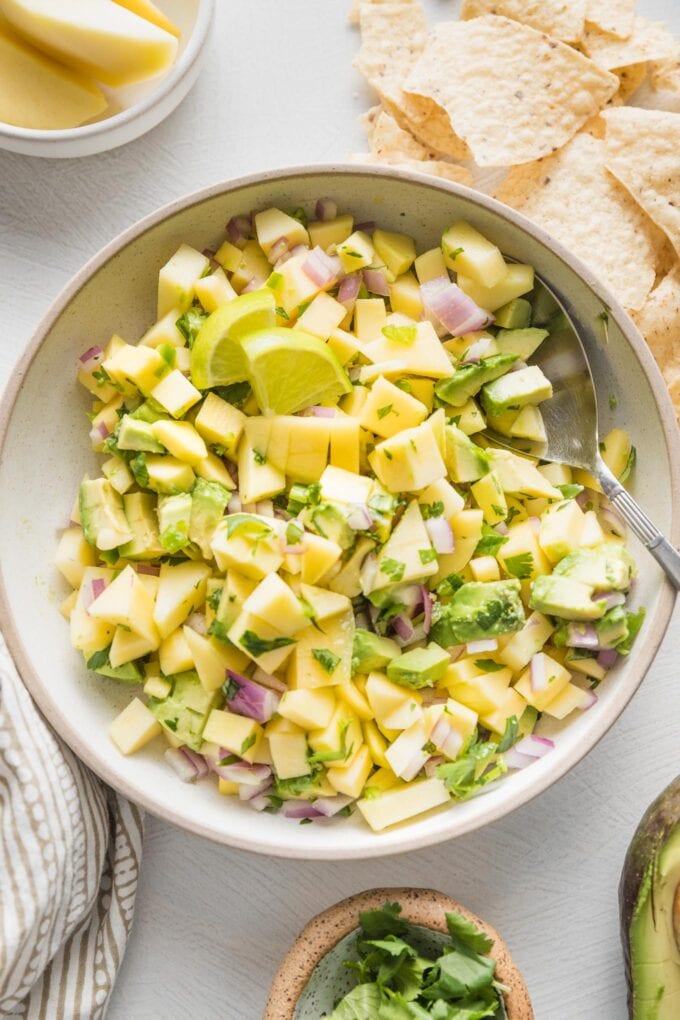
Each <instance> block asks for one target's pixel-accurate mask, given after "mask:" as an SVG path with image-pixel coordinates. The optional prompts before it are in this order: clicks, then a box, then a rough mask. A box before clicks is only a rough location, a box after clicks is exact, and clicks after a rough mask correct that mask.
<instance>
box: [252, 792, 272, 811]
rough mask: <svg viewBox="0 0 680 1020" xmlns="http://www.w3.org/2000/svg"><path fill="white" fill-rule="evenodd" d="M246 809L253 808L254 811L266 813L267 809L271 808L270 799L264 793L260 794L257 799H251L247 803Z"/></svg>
mask: <svg viewBox="0 0 680 1020" xmlns="http://www.w3.org/2000/svg"><path fill="white" fill-rule="evenodd" d="M247 804H248V807H250V808H253V809H254V810H255V811H266V810H267V808H271V806H272V802H271V798H270V797H268V796H267V794H266V793H261V794H259V796H257V797H253V799H252V800H249V801H248V802H247Z"/></svg>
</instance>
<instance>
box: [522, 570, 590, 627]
mask: <svg viewBox="0 0 680 1020" xmlns="http://www.w3.org/2000/svg"><path fill="white" fill-rule="evenodd" d="M592 592H593V589H592V587H591V586H590V585H588V584H584V583H583V582H582V581H575V580H573V578H571V577H560V576H559V575H555V574H544V575H542V576H540V577H537V578H536V580H535V581H534V582H533V585H532V588H531V599H530V601H529V605H530V606H531V608H532V609H536V610H538V612H539V613H549V614H550V615H551V616H560V617H562V619H564V620H599V619H600V618H601V617H602V616H604V614H605V610H606V608H607V604H606V602H603V601H602V600H600V601H595V600H594V599H593V598H592Z"/></svg>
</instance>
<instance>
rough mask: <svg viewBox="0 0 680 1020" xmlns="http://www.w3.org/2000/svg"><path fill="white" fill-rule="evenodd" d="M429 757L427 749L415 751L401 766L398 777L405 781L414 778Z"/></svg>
mask: <svg viewBox="0 0 680 1020" xmlns="http://www.w3.org/2000/svg"><path fill="white" fill-rule="evenodd" d="M429 757H430V755H429V754H428V752H427V751H423V750H420V751H416V753H415V754H414V755H413V757H412V758H411V760H410V761H409V762H407V763H406V765H404V767H403V768H402V770H401V772H400V773H399V778H400V779H403V780H404V781H405V782H407V783H409V782H410V781H411V780H412V779H415V777H416V776H417V775H418V773H419V772H420V770H421V769H422V767H423V765H424V764H425V762H426V761H427V759H428V758H429Z"/></svg>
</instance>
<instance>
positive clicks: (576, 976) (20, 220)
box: [0, 0, 680, 1020]
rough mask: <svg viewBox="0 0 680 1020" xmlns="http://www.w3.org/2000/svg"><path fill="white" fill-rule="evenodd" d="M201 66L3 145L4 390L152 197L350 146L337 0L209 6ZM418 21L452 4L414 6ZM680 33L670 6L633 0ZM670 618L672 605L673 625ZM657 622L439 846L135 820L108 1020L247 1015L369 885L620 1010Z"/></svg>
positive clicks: (0, 277)
mask: <svg viewBox="0 0 680 1020" xmlns="http://www.w3.org/2000/svg"><path fill="white" fill-rule="evenodd" d="M217 6H218V17H217V23H216V28H215V33H214V38H213V40H212V52H211V54H210V58H209V64H208V66H207V68H206V70H205V72H204V74H203V76H202V77H201V79H200V80H199V82H198V84H197V86H196V88H195V89H194V91H193V92H192V94H191V95H190V96H189V98H188V99H187V100H186V101H185V102H184V104H183V105H182V106H181V107H180V108H179V109H178V110H177V111H176V112H175V113H174V114H173V115H172V116H171V117H170V118H169V119H168V120H167V121H166V122H165V123H164V124H162V125H161V126H160V127H158V128H157V129H156V130H155V131H153V132H152V133H151V134H149V135H147V136H146V137H145V138H142V139H140V140H139V141H137V142H134V143H132V144H131V145H128V146H126V147H125V148H122V149H118V150H117V151H114V152H110V153H104V154H103V155H101V156H98V157H92V158H88V159H82V160H72V161H47V160H31V159H29V158H25V157H21V156H15V155H11V154H9V153H3V152H0V307H1V308H2V323H3V325H2V329H1V330H0V385H2V383H3V382H4V380H5V378H6V377H7V375H8V374H9V372H10V370H11V368H12V366H13V364H14V362H15V361H16V359H17V358H19V357H20V356H21V352H22V349H23V347H24V345H25V344H26V342H27V341H28V338H29V337H30V335H31V331H32V329H33V327H34V325H35V323H36V321H37V319H38V317H39V316H40V315H41V314H42V312H43V311H44V309H45V308H46V307H47V305H48V303H49V302H50V301H51V300H52V299H53V298H54V296H55V295H56V294H57V293H58V291H59V290H60V289H61V287H62V286H63V285H64V284H65V283H66V282H67V280H68V279H69V278H70V277H71V276H72V274H73V273H74V272H75V271H76V270H77V269H78V268H79V267H80V266H81V264H82V263H83V262H84V261H85V260H86V259H88V258H89V257H90V256H92V255H93V254H94V253H95V252H96V251H97V250H98V249H99V248H100V247H101V246H102V245H103V244H104V243H106V242H107V241H108V240H109V239H110V238H111V237H113V236H114V235H115V234H117V233H118V232H119V231H120V230H121V229H123V228H124V227H127V226H128V225H130V224H131V223H133V222H134V221H135V220H137V219H138V218H139V217H141V216H143V215H144V214H146V213H148V212H150V211H151V210H153V209H154V208H155V207H157V206H159V205H161V204H163V203H165V202H167V201H169V200H171V199H173V198H175V197H177V196H179V195H182V194H183V193H184V192H187V191H190V190H193V189H194V188H197V187H200V186H202V185H205V184H209V183H212V182H214V181H217V180H220V179H223V178H228V177H231V176H234V175H238V174H241V173H244V172H249V171H256V170H260V169H263V168H265V167H273V166H283V165H285V164H287V163H296V162H300V163H301V162H313V161H317V162H321V161H330V160H333V159H342V158H343V157H344V156H345V155H346V154H347V153H348V152H349V151H351V150H355V151H356V150H361V149H362V148H363V147H364V140H363V133H362V131H361V129H360V127H359V126H358V124H357V121H356V118H357V116H358V115H359V114H360V113H361V112H362V111H363V110H364V109H366V108H367V106H368V105H369V94H368V92H367V91H366V90H365V88H364V86H363V84H362V82H361V81H360V79H359V77H358V75H356V73H355V72H354V71H352V69H351V66H350V64H351V60H352V57H353V55H354V52H355V50H356V47H357V42H358V39H357V35H356V33H355V32H354V31H352V30H350V29H349V28H348V27H347V25H346V11H347V6H348V0H229V2H227V0H217ZM426 6H427V7H428V9H429V10H430V12H431V13H432V15H433V16H434V17H437V18H443V17H446V16H448V14H449V13H450V12H451V11H452V10H453V9H454V6H455V5H454V4H453V3H451V2H450V0H448V2H446V0H427V2H426ZM638 6H639V8H640V10H641V12H642V13H643V14H646V15H648V16H651V17H656V18H665V19H666V20H667V21H668V22H669V23H670V24H672V25H673V27H674V28H675V31H676V32H677V34H678V35H680V7H679V6H678V5H677V0H640V3H639V5H638ZM678 622H680V615H678V613H676V617H675V634H677V625H678ZM673 629H674V628H673V627H672V628H671V633H669V635H668V636H667V638H666V641H665V644H664V646H663V648H662V650H661V652H660V654H659V656H658V658H657V660H656V662H655V664H654V666H653V667H652V669H651V670H650V672H649V675H648V677H647V679H646V681H645V683H644V685H643V687H642V690H641V691H640V693H639V694H638V696H637V697H636V698H635V700H634V701H633V703H632V704H631V705H630V707H629V708H628V709H627V711H626V713H625V715H624V717H623V719H621V720H620V722H619V723H618V724H617V725H616V726H615V727H614V728H613V730H612V731H611V732H610V733H609V734H608V736H607V737H605V739H604V740H603V741H602V742H601V743H600V745H599V746H598V747H597V748H596V749H595V750H594V751H593V752H592V753H591V754H590V756H589V757H588V758H587V760H585V761H584V762H582V763H581V765H580V766H579V767H578V768H576V769H575V770H574V771H573V772H572V773H571V774H570V775H569V776H568V777H567V778H565V779H564V780H562V782H560V783H559V784H558V785H557V786H555V787H553V788H552V789H551V790H549V791H548V792H547V793H545V794H544V795H543V796H542V797H540V798H539V799H538V800H535V801H534V802H533V803H531V804H529V805H528V806H527V807H525V808H523V809H521V810H519V811H517V812H516V813H515V814H513V815H512V816H510V817H508V818H505V819H504V820H502V821H501V822H498V823H497V824H495V825H492V826H490V827H488V828H487V829H485V830H484V831H482V832H478V833H474V834H472V835H470V836H466V837H464V838H462V839H458V840H456V841H454V842H451V843H447V844H443V845H440V846H438V847H434V848H433V849H430V850H424V851H420V852H417V853H411V854H403V855H401V856H398V857H389V858H384V859H378V860H373V861H368V862H366V863H362V862H360V861H356V862H349V863H339V864H333V863H330V864H327V863H322V862H311V863H306V862H303V861H300V862H295V861H280V860H275V859H273V860H268V859H266V858H264V857H258V856H253V855H249V854H246V853H243V852H236V851H231V850H228V849H226V848H224V847H219V846H215V845H212V844H210V843H208V842H204V841H202V840H200V839H198V838H196V837H194V836H191V835H188V834H187V833H184V832H181V831H178V830H177V829H174V828H171V827H170V826H168V825H166V824H165V823H163V822H160V821H158V820H157V819H155V818H151V817H149V818H148V822H147V837H146V846H145V855H144V866H143V876H142V882H141V887H140V890H139V895H138V899H137V905H136V912H135V917H136V920H135V928H134V932H133V936H132V939H131V942H130V946H129V949H128V952H127V956H126V958H125V962H124V965H123V968H122V971H121V974H120V978H119V982H118V986H117V988H116V991H115V993H114V996H113V1001H112V1004H111V1008H110V1011H109V1014H108V1015H109V1018H110V1020H156V1018H158V1020H160V1018H173V1020H174V1018H178V1017H182V1016H187V1017H192V1018H195V1020H207V1018H212V1017H215V1018H217V1017H219V1018H220V1020H257V1018H258V1017H259V1016H260V1015H261V1010H262V1007H263V1004H264V1001H265V997H266V990H267V987H268V984H269V980H270V978H271V976H272V974H273V972H274V970H275V967H276V964H277V961H278V960H279V958H280V957H281V956H282V955H283V953H284V952H285V950H286V949H287V947H288V945H289V944H290V942H291V940H292V939H293V937H294V935H295V934H296V932H297V931H298V930H299V928H300V927H301V926H302V925H303V924H304V923H305V922H306V921H307V920H308V918H309V917H310V916H311V915H312V914H314V913H315V912H316V911H318V910H320V909H322V908H323V907H326V906H328V905H330V904H331V903H333V902H335V901H336V900H338V899H340V898H341V897H343V896H346V895H349V894H350V893H353V892H356V891H358V890H361V889H366V888H369V887H371V886H375V885H430V886H435V887H437V888H439V889H442V890H444V891H446V892H447V893H450V894H451V895H453V896H454V897H457V898H459V899H460V900H462V901H463V902H464V903H466V904H467V905H468V906H469V907H471V908H472V909H473V910H475V911H476V912H477V913H479V914H480V915H481V916H482V917H485V918H487V919H488V920H489V921H491V922H492V923H494V924H495V925H497V926H498V928H499V929H500V930H501V931H502V932H503V934H504V936H505V938H506V940H507V941H508V943H509V945H510V947H511V949H512V951H513V953H514V955H515V958H516V960H517V962H518V964H519V966H520V968H521V969H522V970H523V972H524V974H525V977H526V979H527V982H528V985H529V989H530V992H531V995H532V998H533V1000H534V1004H535V1008H536V1015H537V1017H538V1020H621V1018H622V1017H624V1016H625V986H624V978H623V969H622V958H621V951H620V947H619V933H618V913H617V883H618V879H619V872H620V868H621V864H622V861H623V856H624V853H625V850H626V847H627V844H628V841H629V839H630V836H631V834H632V832H633V830H634V828H635V826H636V824H637V822H638V819H639V817H640V815H641V814H642V812H643V811H644V809H645V808H646V806H647V804H648V803H649V802H650V800H651V799H652V798H653V797H654V796H655V795H656V794H657V793H658V792H659V791H660V790H661V789H662V788H663V786H664V785H665V784H666V783H667V782H669V781H670V780H671V779H672V778H673V777H674V776H675V775H676V773H677V772H678V771H679V758H680V755H679V754H678V748H679V746H680V741H679V740H678V733H679V730H680V676H679V675H678V669H677V663H678V657H679V655H680V640H679V639H678V637H677V636H676V637H673Z"/></svg>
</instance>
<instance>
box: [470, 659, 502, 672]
mask: <svg viewBox="0 0 680 1020" xmlns="http://www.w3.org/2000/svg"><path fill="white" fill-rule="evenodd" d="M475 666H476V667H477V669H481V670H482V672H484V673H498V672H499V670H501V669H505V666H504V665H503V663H502V662H494V660H493V659H475Z"/></svg>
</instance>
